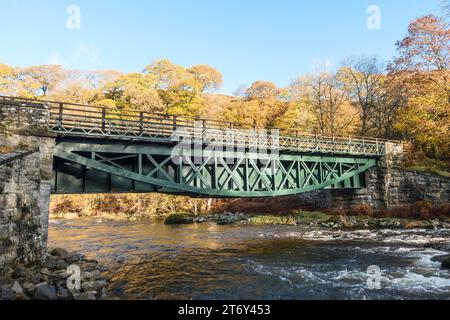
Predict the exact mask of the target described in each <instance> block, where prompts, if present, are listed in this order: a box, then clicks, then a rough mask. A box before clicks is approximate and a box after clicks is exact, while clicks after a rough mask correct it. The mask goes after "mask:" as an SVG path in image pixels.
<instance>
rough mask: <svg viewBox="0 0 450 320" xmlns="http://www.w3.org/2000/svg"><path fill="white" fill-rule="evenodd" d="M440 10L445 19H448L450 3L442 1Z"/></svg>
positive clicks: (447, 0)
mask: <svg viewBox="0 0 450 320" xmlns="http://www.w3.org/2000/svg"><path fill="white" fill-rule="evenodd" d="M442 10H443V12H444V14H445V15H446V16H447V17H450V1H449V0H442Z"/></svg>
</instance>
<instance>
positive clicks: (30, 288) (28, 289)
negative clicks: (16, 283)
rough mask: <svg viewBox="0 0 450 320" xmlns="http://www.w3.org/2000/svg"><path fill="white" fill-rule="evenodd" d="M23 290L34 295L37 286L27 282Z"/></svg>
mask: <svg viewBox="0 0 450 320" xmlns="http://www.w3.org/2000/svg"><path fill="white" fill-rule="evenodd" d="M23 290H24V291H25V293H26V294H27V295H29V296H33V295H34V292H35V291H36V286H35V285H34V284H32V283H30V282H27V283H24V284H23Z"/></svg>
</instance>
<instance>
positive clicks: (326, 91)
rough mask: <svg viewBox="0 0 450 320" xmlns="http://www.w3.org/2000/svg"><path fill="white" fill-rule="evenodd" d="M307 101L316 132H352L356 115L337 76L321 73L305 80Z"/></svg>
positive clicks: (331, 133) (334, 133)
mask: <svg viewBox="0 0 450 320" xmlns="http://www.w3.org/2000/svg"><path fill="white" fill-rule="evenodd" d="M304 81H305V83H304V85H305V86H306V87H307V89H306V90H305V101H306V104H307V106H308V108H309V111H310V112H311V113H312V115H313V117H314V121H315V128H314V131H315V132H317V133H319V134H322V135H333V136H334V135H342V134H344V133H347V132H349V131H350V130H351V128H352V124H353V123H354V121H355V117H356V113H355V112H354V111H353V110H352V109H351V106H350V105H349V103H348V101H347V94H346V92H345V90H344V88H343V87H342V84H341V82H340V81H339V80H338V78H337V75H336V74H332V73H325V72H324V73H320V74H318V75H314V76H311V77H309V78H305V79H304Z"/></svg>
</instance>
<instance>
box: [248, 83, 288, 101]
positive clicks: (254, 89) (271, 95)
mask: <svg viewBox="0 0 450 320" xmlns="http://www.w3.org/2000/svg"><path fill="white" fill-rule="evenodd" d="M280 93H281V90H280V89H279V88H278V87H277V86H276V85H275V84H274V83H272V82H269V81H256V82H255V83H253V84H252V85H251V86H250V88H248V89H247V91H246V92H245V97H246V99H248V100H251V99H259V100H268V99H270V100H274V99H277V98H278V97H279V96H280Z"/></svg>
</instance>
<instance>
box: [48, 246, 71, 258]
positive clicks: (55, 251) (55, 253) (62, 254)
mask: <svg viewBox="0 0 450 320" xmlns="http://www.w3.org/2000/svg"><path fill="white" fill-rule="evenodd" d="M67 254H68V252H67V250H65V249H62V248H55V249H53V250H52V251H51V255H52V256H58V257H61V258H64V257H66V256H67Z"/></svg>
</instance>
